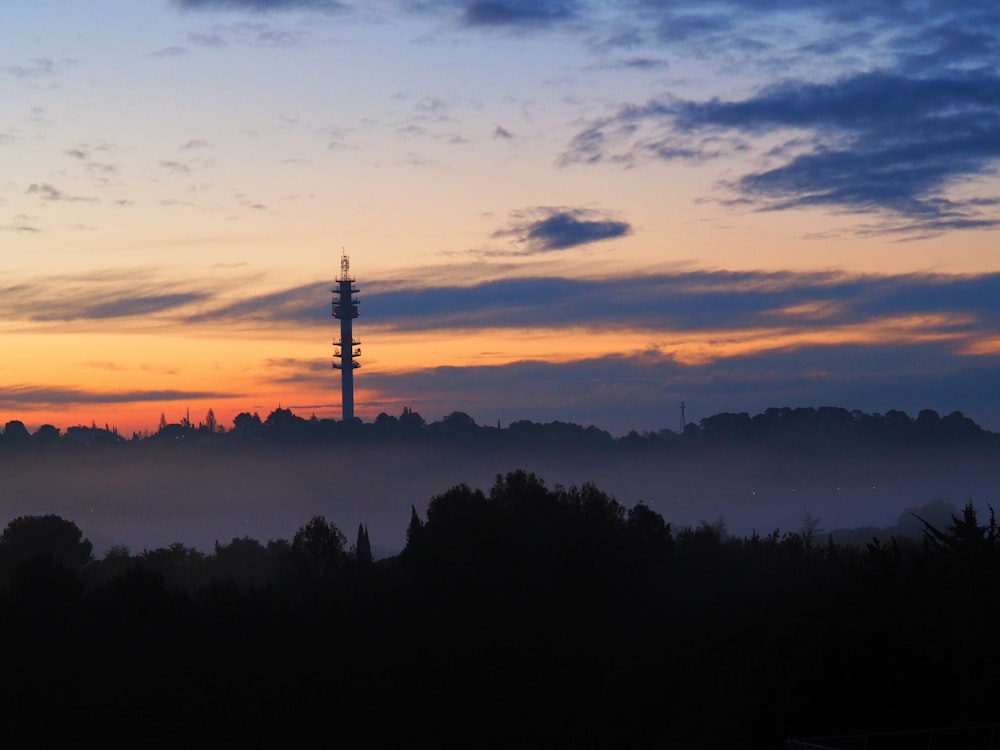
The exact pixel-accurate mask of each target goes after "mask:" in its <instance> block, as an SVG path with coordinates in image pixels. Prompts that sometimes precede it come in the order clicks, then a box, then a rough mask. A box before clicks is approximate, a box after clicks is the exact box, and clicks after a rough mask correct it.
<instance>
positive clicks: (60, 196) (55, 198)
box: [24, 182, 99, 203]
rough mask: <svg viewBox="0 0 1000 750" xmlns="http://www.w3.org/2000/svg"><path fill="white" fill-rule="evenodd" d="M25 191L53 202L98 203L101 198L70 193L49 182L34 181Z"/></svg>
mask: <svg viewBox="0 0 1000 750" xmlns="http://www.w3.org/2000/svg"><path fill="white" fill-rule="evenodd" d="M24 192H25V193H26V194H27V195H37V196H38V197H39V198H41V199H42V200H43V201H51V202H59V201H63V202H67V203H81V202H82V203H97V202H98V200H99V199H98V198H95V197H92V196H82V195H70V194H69V193H66V192H64V191H63V190H60V189H59V188H57V187H56V186H55V185H50V184H49V183H47V182H33V183H31V185H29V186H28V189H27V190H25V191H24Z"/></svg>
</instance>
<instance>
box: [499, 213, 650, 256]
mask: <svg viewBox="0 0 1000 750" xmlns="http://www.w3.org/2000/svg"><path fill="white" fill-rule="evenodd" d="M631 233H632V227H631V225H630V224H629V223H628V222H625V221H619V220H616V219H612V218H610V217H608V216H607V215H605V214H603V213H601V212H598V211H593V210H590V209H579V208H576V209H570V208H536V209H529V210H528V211H525V212H522V213H521V214H520V215H517V216H515V218H514V221H513V222H512V223H511V225H510V226H508V227H506V228H504V229H501V230H498V231H497V232H495V233H494V235H493V236H494V237H515V238H516V239H517V241H518V242H519V243H521V244H522V245H523V246H524V247H525V248H526V252H529V253H541V252H551V251H553V250H567V249H569V248H572V247H577V246H580V245H587V244H590V243H591V242H601V241H603V240H611V239H616V238H618V237H625V236H627V235H629V234H631Z"/></svg>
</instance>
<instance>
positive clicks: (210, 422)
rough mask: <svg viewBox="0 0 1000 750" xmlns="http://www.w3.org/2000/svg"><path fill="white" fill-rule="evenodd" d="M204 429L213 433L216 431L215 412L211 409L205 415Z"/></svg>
mask: <svg viewBox="0 0 1000 750" xmlns="http://www.w3.org/2000/svg"><path fill="white" fill-rule="evenodd" d="M205 429H206V430H208V431H209V432H213V433H214V432H216V431H217V430H218V423H217V422H216V421H215V412H214V411H212V410H211V409H209V410H208V414H206V415H205Z"/></svg>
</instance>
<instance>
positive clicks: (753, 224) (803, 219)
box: [0, 0, 1000, 434]
mask: <svg viewBox="0 0 1000 750" xmlns="http://www.w3.org/2000/svg"><path fill="white" fill-rule="evenodd" d="M998 71H1000V8H997V6H996V3H995V2H985V1H983V2H978V1H975V0H968V1H963V2H957V3H956V2H938V1H937V0H923V1H920V2H918V1H915V0H864V2H861V1H860V0H836V2H834V1H832V0H808V2H806V1H805V0H742V1H735V0H734V1H732V2H724V1H719V0H698V2H694V0H676V2H670V3H667V2H663V1H662V0H659V1H657V0H594V1H593V2H586V1H584V0H531V1H528V0H494V1H492V2H491V1H486V0H481V1H477V2H471V1H469V0H374V1H371V2H364V3H359V2H353V1H352V0H88V2H85V3H82V2H71V1H70V0H32V1H31V2H28V1H27V0H16V1H14V2H7V3H4V4H3V5H2V8H0V95H2V100H3V102H4V104H3V106H2V108H0V254H2V259H3V260H2V263H0V341H2V347H3V349H2V350H3V353H4V356H3V357H2V358H0V423H3V422H6V421H8V420H11V419H20V420H21V421H23V422H24V423H25V424H26V425H27V426H28V427H29V429H32V430H34V429H37V427H38V426H40V425H41V424H44V423H51V424H54V425H56V426H58V427H61V428H63V429H65V428H66V427H69V426H72V425H76V424H84V425H89V424H92V423H96V424H98V425H99V426H103V425H104V424H108V425H109V426H113V427H117V428H118V429H119V430H120V431H122V432H123V433H125V434H130V433H131V432H134V431H139V432H141V431H143V430H147V429H148V430H155V429H156V426H157V424H158V423H159V421H160V416H161V414H163V415H164V416H165V418H166V419H167V421H169V422H177V421H180V419H181V418H182V417H184V416H185V415H190V418H191V420H192V421H193V422H197V421H199V420H202V419H204V416H205V414H206V413H207V411H208V409H212V410H213V412H214V414H215V415H216V418H217V420H218V421H219V422H220V423H221V424H223V425H231V424H232V419H233V417H235V416H236V414H238V413H240V412H244V411H247V412H253V411H257V412H259V413H260V414H261V416H262V417H265V416H266V415H267V414H268V413H270V412H271V411H272V410H274V409H275V408H277V407H278V406H281V407H283V408H290V409H292V410H293V411H294V412H295V413H297V414H300V415H301V416H306V417H309V416H311V415H313V414H315V415H316V416H317V417H320V418H325V417H334V418H339V416H340V408H341V405H340V387H339V380H338V373H336V372H335V371H333V370H332V369H331V361H332V355H333V351H334V350H333V347H332V346H331V343H332V341H333V340H334V339H335V338H337V337H338V335H339V330H338V328H337V326H336V325H335V321H334V320H333V319H332V318H331V316H330V301H331V288H332V286H333V282H334V279H335V278H336V276H337V275H338V273H339V271H340V256H341V254H342V253H345V252H346V253H347V254H348V255H349V257H350V264H351V271H352V273H353V274H354V275H355V277H356V278H357V283H358V286H359V288H360V298H361V312H362V315H361V317H360V318H359V319H358V321H356V324H355V328H354V332H355V336H356V337H357V338H360V339H361V341H362V347H361V348H362V357H361V359H360V361H361V363H362V368H361V369H360V370H358V371H357V374H356V378H355V387H356V394H355V408H356V413H357V415H358V416H360V417H362V418H363V419H366V420H372V419H374V418H375V417H376V416H377V415H378V414H379V413H381V412H386V413H389V414H393V415H398V414H399V413H400V412H401V411H402V409H403V407H404V406H409V407H410V408H412V409H414V410H416V411H418V412H419V413H420V414H421V415H423V416H424V417H425V419H428V420H429V421H430V420H437V419H440V418H441V417H443V416H444V415H446V414H448V413H450V412H452V411H464V412H466V413H468V414H469V415H471V416H472V417H473V418H474V419H476V420H477V421H478V422H479V423H481V424H493V423H495V422H497V421H500V422H501V423H503V424H507V423H509V422H511V421H513V420H517V419H531V420H534V421H550V420H564V421H571V422H577V423H580V424H585V425H588V424H594V425H597V426H598V427H601V428H604V429H607V430H609V431H611V432H612V433H614V434H625V433H626V432H628V431H629V430H632V429H635V430H638V431H645V430H658V429H661V428H670V429H677V428H678V427H679V421H680V410H679V407H680V404H681V402H682V401H683V402H684V403H685V405H686V417H687V419H688V420H690V421H698V420H699V419H701V418H703V417H706V416H709V415H712V414H715V413H719V412H723V411H734V412H739V411H747V412H750V413H751V414H753V413H758V412H761V411H763V410H764V409H766V408H768V407H772V406H793V407H796V406H824V405H830V406H840V407H844V408H848V409H860V410H862V411H866V412H883V413H884V412H885V411H888V410H890V409H901V410H904V411H907V412H908V413H909V414H910V415H911V416H916V414H917V412H918V411H919V410H921V409H934V410H936V411H938V412H939V413H941V414H947V413H950V412H952V411H956V410H957V411H962V412H963V413H965V414H966V415H967V416H969V417H972V418H973V419H975V420H976V421H977V422H979V423H980V424H982V425H983V426H985V427H987V428H990V429H994V430H997V429H1000V394H998V392H997V383H998V382H1000V253H998V252H997V248H998V241H1000V233H998V225H1000V179H998V172H997V166H998V163H1000V73H998Z"/></svg>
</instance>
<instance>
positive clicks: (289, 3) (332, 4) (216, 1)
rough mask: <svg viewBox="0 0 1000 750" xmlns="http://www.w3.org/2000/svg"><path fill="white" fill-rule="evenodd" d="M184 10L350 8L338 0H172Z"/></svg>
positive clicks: (325, 9) (337, 9)
mask: <svg viewBox="0 0 1000 750" xmlns="http://www.w3.org/2000/svg"><path fill="white" fill-rule="evenodd" d="M170 1H171V4H172V5H173V6H175V7H177V8H180V9H182V10H244V11H254V12H257V13H269V12H278V11H285V10H324V11H341V10H344V9H345V8H347V7H348V6H347V5H346V4H345V3H342V2H339V1H338V0H170Z"/></svg>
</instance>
